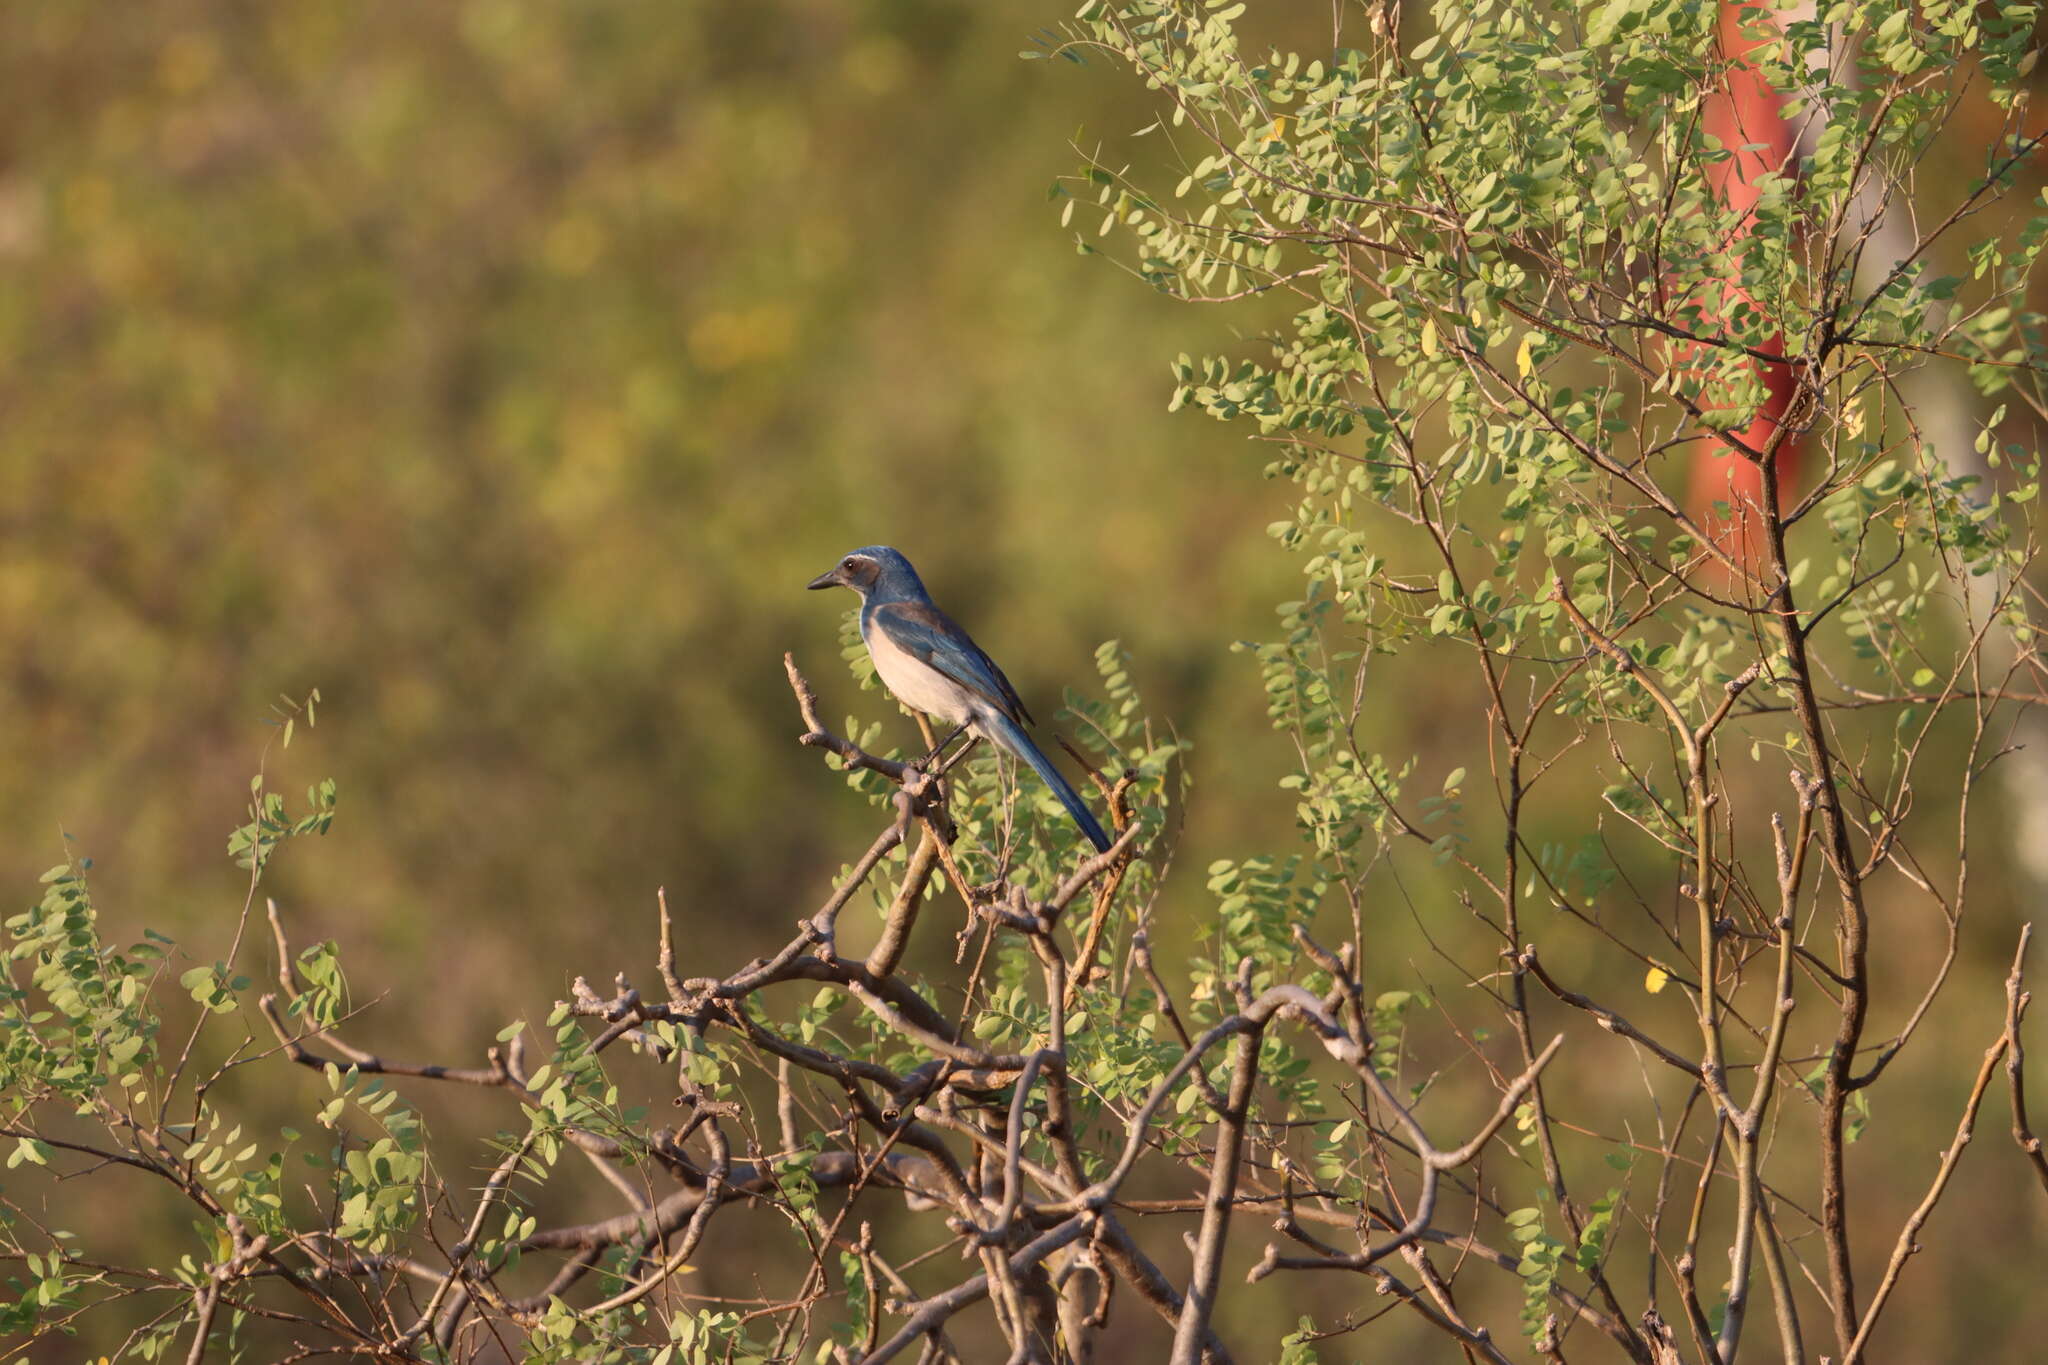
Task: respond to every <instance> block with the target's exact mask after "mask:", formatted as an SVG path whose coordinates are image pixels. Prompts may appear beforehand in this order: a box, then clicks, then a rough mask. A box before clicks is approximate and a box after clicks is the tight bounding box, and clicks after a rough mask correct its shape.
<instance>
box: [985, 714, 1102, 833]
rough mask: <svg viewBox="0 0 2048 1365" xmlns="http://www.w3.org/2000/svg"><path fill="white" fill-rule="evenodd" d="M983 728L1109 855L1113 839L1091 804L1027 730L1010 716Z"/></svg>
mask: <svg viewBox="0 0 2048 1365" xmlns="http://www.w3.org/2000/svg"><path fill="white" fill-rule="evenodd" d="M982 727H983V728H984V729H985V730H986V731H987V732H988V737H989V738H990V739H992V740H994V741H995V742H996V743H998V744H1000V745H1002V746H1003V747H1004V748H1005V749H1008V750H1009V751H1010V752H1011V753H1013V754H1015V755H1016V756H1017V757H1019V758H1021V759H1023V760H1024V761H1025V762H1026V763H1029V764H1030V765H1031V771H1033V772H1035V773H1037V774H1038V775H1039V776H1040V777H1042V778H1044V779H1045V785H1046V786H1048V787H1051V788H1052V794H1053V795H1054V796H1057V797H1058V798H1059V799H1060V804H1061V805H1062V806H1065V807H1066V808H1067V814H1069V815H1071V816H1073V817H1074V823H1075V824H1077V825H1079V826H1080V827H1081V832H1082V833H1083V834H1085V835H1087V836H1088V842H1089V843H1091V844H1093V845H1095V851H1096V852H1097V853H1107V852H1109V845H1110V842H1111V841H1110V837H1109V835H1108V834H1106V833H1105V832H1104V831H1103V828H1102V826H1101V825H1100V824H1098V823H1097V822H1096V819H1095V816H1094V815H1093V814H1091V813H1090V812H1089V810H1088V806H1087V804H1086V803H1085V802H1083V801H1082V800H1081V794H1080V793H1079V792H1077V791H1075V790H1074V789H1073V787H1072V786H1071V785H1069V784H1068V782H1067V779H1066V778H1064V777H1062V776H1060V770H1059V769H1058V768H1055V767H1053V765H1052V760H1051V759H1049V758H1047V757H1046V756H1045V755H1044V754H1043V753H1042V752H1040V751H1039V748H1038V746H1037V745H1036V744H1033V743H1032V742H1031V736H1029V735H1027V734H1025V733H1024V727H1023V726H1021V725H1019V724H1017V722H1015V721H1013V720H1011V719H1010V718H1009V717H1008V716H992V717H989V718H988V719H986V720H984V721H983V722H982Z"/></svg>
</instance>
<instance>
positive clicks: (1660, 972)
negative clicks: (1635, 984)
mask: <svg viewBox="0 0 2048 1365" xmlns="http://www.w3.org/2000/svg"><path fill="white" fill-rule="evenodd" d="M1670 979H1671V973H1669V972H1667V971H1665V970H1664V969H1663V968H1662V967H1652V968H1650V970H1649V971H1648V972H1646V973H1644V975H1643V989H1644V990H1646V991H1648V992H1649V993H1650V994H1652V995H1655V994H1656V993H1657V992H1658V991H1661V990H1663V989H1664V983H1665V982H1667V981H1669V980H1670Z"/></svg>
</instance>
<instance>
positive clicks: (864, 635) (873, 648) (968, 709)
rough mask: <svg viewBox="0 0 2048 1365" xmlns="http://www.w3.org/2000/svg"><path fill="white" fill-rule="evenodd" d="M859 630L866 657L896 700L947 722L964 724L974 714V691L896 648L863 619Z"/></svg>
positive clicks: (882, 632) (885, 635)
mask: <svg viewBox="0 0 2048 1365" xmlns="http://www.w3.org/2000/svg"><path fill="white" fill-rule="evenodd" d="M860 633H861V639H862V640H864V641H865V642H866V643H867V647H868V657H869V658H871V659H873V660H874V661H875V672H876V673H878V674H880V675H881V679H882V685H883V686H885V687H887V688H888V689H889V691H890V692H892V693H893V694H895V697H896V700H898V701H900V702H902V703H903V704H904V705H905V706H908V707H909V708H910V709H911V710H913V711H922V712H924V713H925V714H926V715H928V716H936V717H937V718H938V719H940V720H942V721H945V722H946V723H947V724H948V725H965V724H966V723H967V722H968V720H970V719H971V718H972V717H973V715H974V709H975V708H974V701H975V698H974V694H973V693H971V692H969V691H968V690H967V689H966V688H964V687H962V686H961V685H960V684H959V683H956V682H954V681H953V680H952V679H951V678H948V677H947V676H946V675H945V674H943V673H941V672H939V671H938V670H937V669H935V668H933V667H932V666H931V665H930V664H928V663H926V662H924V660H922V659H919V658H917V657H915V656H914V655H912V654H910V653H909V652H908V651H906V650H904V649H901V648H899V647H898V646H897V645H896V644H895V643H894V642H893V641H891V640H890V639H889V633H888V632H887V631H884V630H876V629H871V628H869V626H868V624H867V622H865V621H863V622H862V623H861V632H860Z"/></svg>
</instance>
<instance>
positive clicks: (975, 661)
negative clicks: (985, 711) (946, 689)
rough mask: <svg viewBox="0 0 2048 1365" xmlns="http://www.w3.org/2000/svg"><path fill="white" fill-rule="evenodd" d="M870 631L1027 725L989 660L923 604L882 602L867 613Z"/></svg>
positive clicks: (950, 621)
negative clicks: (879, 634)
mask: <svg viewBox="0 0 2048 1365" xmlns="http://www.w3.org/2000/svg"><path fill="white" fill-rule="evenodd" d="M869 619H870V622H871V624H872V626H873V628H874V629H876V630H880V631H883V632H886V633H887V635H888V637H889V641H890V643H892V644H894V645H895V646H896V647H897V648H899V649H901V650H903V651H904V652H905V653H907V654H910V655H911V656H912V657H914V658H917V659H920V660H922V661H924V662H925V663H927V664H930V665H931V666H932V667H933V668H936V669H937V670H938V671H939V672H941V673H943V674H945V675H946V676H947V677H948V678H951V679H952V680H953V681H954V682H956V683H959V684H960V685H961V686H962V687H965V688H967V689H968V690H969V691H971V692H974V693H976V694H978V695H979V696H981V697H982V698H983V699H984V700H986V701H987V702H989V704H991V705H992V706H994V707H995V708H996V709H997V710H999V711H1001V712H1002V713H1003V714H1004V715H1006V716H1008V717H1010V718H1011V719H1012V720H1021V721H1023V722H1024V723H1025V724H1030V723H1031V713H1030V712H1029V711H1026V710H1025V709H1024V702H1023V700H1022V699H1021V698H1019V697H1018V695H1017V689H1016V688H1014V687H1012V686H1010V680H1009V679H1008V678H1006V677H1004V676H1003V670H1002V669H1000V668H997V667H996V663H995V660H993V659H991V658H989V657H988V655H986V654H984V653H982V651H981V646H979V645H977V644H975V643H974V640H973V638H972V637H971V636H969V635H968V633H967V632H966V631H964V630H962V629H961V628H960V626H959V623H958V622H956V621H954V620H953V618H952V617H950V616H948V615H946V613H944V612H942V611H940V610H939V609H938V608H937V607H935V606H932V605H931V604H930V603H928V602H886V603H883V604H882V605H880V606H878V607H876V608H875V609H874V610H873V611H872V612H871V613H869Z"/></svg>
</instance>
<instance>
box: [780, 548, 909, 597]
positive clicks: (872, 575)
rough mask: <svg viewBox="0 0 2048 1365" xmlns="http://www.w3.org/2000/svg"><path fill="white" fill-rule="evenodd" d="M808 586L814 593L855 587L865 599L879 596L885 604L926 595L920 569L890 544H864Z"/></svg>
mask: <svg viewBox="0 0 2048 1365" xmlns="http://www.w3.org/2000/svg"><path fill="white" fill-rule="evenodd" d="M808 586H809V587H810V588H811V590H812V591H814V592H815V591H816V590H817V589H819V588H852V589H853V590H854V591H855V592H857V593H859V594H860V595H861V597H862V598H863V599H866V598H870V597H875V596H880V597H881V598H882V599H883V600H884V601H888V600H892V599H894V598H899V597H922V596H924V584H923V583H922V582H920V581H919V580H918V577H917V570H915V569H913V568H911V567H910V561H909V560H907V559H905V558H904V557H903V556H902V555H901V554H899V553H897V552H896V551H895V550H892V549H890V548H889V547H888V546H887V545H865V546H862V547H861V548H860V549H858V550H853V551H850V552H849V553H847V554H846V555H845V556H843V557H842V558H841V559H840V561H839V562H838V563H837V564H835V565H833V566H832V567H831V569H829V570H828V571H826V572H825V573H821V574H819V575H818V576H817V577H816V578H814V579H812V580H811V581H810V583H809V584H808Z"/></svg>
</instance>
